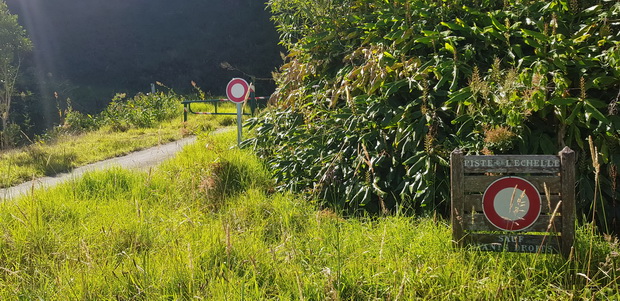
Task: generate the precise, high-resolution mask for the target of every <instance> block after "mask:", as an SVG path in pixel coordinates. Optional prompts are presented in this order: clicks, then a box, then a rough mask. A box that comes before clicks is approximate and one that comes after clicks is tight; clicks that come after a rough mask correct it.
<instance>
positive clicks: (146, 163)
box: [0, 136, 196, 200]
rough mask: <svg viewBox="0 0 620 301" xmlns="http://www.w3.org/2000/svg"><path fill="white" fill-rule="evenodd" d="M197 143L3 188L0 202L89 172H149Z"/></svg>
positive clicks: (192, 139)
mask: <svg viewBox="0 0 620 301" xmlns="http://www.w3.org/2000/svg"><path fill="white" fill-rule="evenodd" d="M195 141H196V137H195V136H192V137H187V138H184V139H181V140H177V141H174V142H170V143H167V144H161V145H158V146H155V147H152V148H149V149H145V150H141V151H137V152H133V153H131V154H128V155H126V156H122V157H116V158H112V159H108V160H104V161H100V162H96V163H92V164H89V165H86V166H82V167H78V168H76V169H74V170H72V171H71V172H69V173H62V174H58V175H55V176H52V177H43V178H38V179H35V180H32V181H29V182H26V183H22V184H19V185H17V186H13V187H9V188H3V189H0V200H6V199H11V198H14V197H17V196H20V195H24V194H27V193H28V192H30V191H32V190H33V189H37V188H42V187H51V186H54V185H56V184H58V183H62V182H65V181H67V180H70V179H75V178H79V177H81V176H82V175H83V174H84V173H85V172H89V171H94V170H103V169H108V168H111V167H116V166H120V167H123V168H127V169H134V170H149V169H150V168H153V167H155V166H157V165H158V164H159V163H161V162H162V161H164V160H166V159H168V158H170V157H172V156H174V154H176V153H177V152H178V151H180V150H181V149H183V147H184V146H185V145H187V144H190V143H193V142H195Z"/></svg>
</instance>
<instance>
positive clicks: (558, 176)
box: [450, 147, 575, 257]
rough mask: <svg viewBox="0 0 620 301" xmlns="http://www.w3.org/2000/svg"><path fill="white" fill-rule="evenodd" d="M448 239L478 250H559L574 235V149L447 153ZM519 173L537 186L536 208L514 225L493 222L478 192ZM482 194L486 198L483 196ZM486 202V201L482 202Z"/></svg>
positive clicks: (570, 244) (568, 246) (566, 249)
mask: <svg viewBox="0 0 620 301" xmlns="http://www.w3.org/2000/svg"><path fill="white" fill-rule="evenodd" d="M450 168H451V199H452V202H451V222H452V239H453V244H454V245H455V246H457V247H466V246H467V247H471V248H473V249H477V250H483V251H508V252H525V253H558V252H559V253H562V254H563V255H564V256H566V257H568V256H569V254H570V252H571V248H572V247H573V243H574V240H575V153H574V152H573V151H572V150H571V149H569V148H568V147H565V148H564V149H563V150H562V151H561V152H559V154H558V155H557V156H554V155H496V156H478V155H476V156H466V155H464V154H463V152H462V151H461V150H458V149H457V150H455V151H453V152H452V154H451V156H450ZM511 176H515V177H521V178H522V179H525V180H527V181H528V182H529V183H531V184H532V185H533V186H534V187H536V188H537V190H538V192H540V200H541V202H540V203H541V206H540V207H541V208H540V213H539V215H538V216H537V218H536V219H535V221H533V222H532V224H531V225H530V226H528V227H527V228H525V229H521V230H518V231H506V229H501V228H498V226H496V225H494V224H493V223H492V220H490V219H489V215H488V214H487V212H486V211H484V208H488V207H484V208H483V195H484V194H485V191H488V188H489V187H490V186H491V185H493V184H494V183H495V182H496V181H498V180H499V179H501V178H503V177H511ZM484 197H485V200H487V197H486V196H484ZM485 206H486V205H485Z"/></svg>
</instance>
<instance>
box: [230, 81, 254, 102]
mask: <svg viewBox="0 0 620 301" xmlns="http://www.w3.org/2000/svg"><path fill="white" fill-rule="evenodd" d="M249 90H250V85H249V84H248V82H246V81H245V79H243V78H238V77H236V78H233V79H231V80H230V82H228V85H226V97H228V99H229V100H230V101H232V102H234V103H241V102H244V101H245V99H246V96H247V95H248V91H249Z"/></svg>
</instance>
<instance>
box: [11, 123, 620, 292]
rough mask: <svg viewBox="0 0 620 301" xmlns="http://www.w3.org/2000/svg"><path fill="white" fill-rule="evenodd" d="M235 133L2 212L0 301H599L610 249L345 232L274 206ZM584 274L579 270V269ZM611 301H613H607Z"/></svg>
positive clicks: (413, 232) (324, 213) (263, 174)
mask: <svg viewBox="0 0 620 301" xmlns="http://www.w3.org/2000/svg"><path fill="white" fill-rule="evenodd" d="M234 141H235V133H234V132H229V133H223V134H219V135H216V136H202V137H200V139H199V141H198V142H197V143H195V144H193V145H191V146H188V147H186V148H185V149H184V151H183V152H182V153H181V154H180V155H179V156H177V157H176V158H174V159H172V160H170V161H168V162H166V163H164V165H162V166H160V167H159V168H158V169H155V170H153V171H152V172H151V173H137V172H129V171H126V170H123V169H111V170H108V171H104V172H95V173H90V174H87V175H86V176H85V177H83V178H81V179H76V180H75V181H73V182H71V183H66V184H63V185H60V186H57V187H55V188H52V189H48V190H45V191H35V192H34V193H33V194H32V195H29V196H26V197H23V198H21V199H17V200H14V201H9V202H5V203H2V204H0V299H2V300H11V299H26V300H32V299H44V300H76V299H87V300H194V299H196V300H429V299H430V300H490V299H507V300H516V299H534V300H569V299H581V298H586V299H590V298H591V299H597V300H598V299H606V298H614V294H617V293H618V283H617V280H618V277H619V276H618V275H619V274H618V272H617V271H616V269H617V268H618V263H619V262H618V257H617V256H618V252H619V251H620V249H619V248H618V245H617V242H612V241H604V240H603V239H601V238H599V237H593V236H590V235H589V234H587V233H589V229H587V228H586V227H583V228H580V231H579V233H578V236H577V238H578V245H577V247H576V251H575V254H574V256H573V257H572V258H571V259H570V260H565V259H563V258H562V257H561V256H559V255H531V254H510V253H479V252H475V251H470V250H456V249H453V248H452V247H451V243H450V228H449V226H448V225H447V223H446V222H445V221H443V220H441V219H433V218H430V217H429V218H412V217H405V216H386V217H372V218H371V217H368V218H363V217H362V218H348V219H344V218H342V217H340V216H339V215H338V214H337V213H334V212H332V211H330V210H320V209H318V208H316V206H315V205H314V204H312V202H307V201H302V200H301V199H299V198H298V197H296V196H295V195H291V194H287V193H276V192H274V191H273V189H272V187H273V184H272V182H271V180H270V177H269V173H268V172H267V171H266V170H265V168H264V166H263V164H262V163H261V162H260V161H259V160H258V159H257V158H256V157H255V156H254V155H253V154H252V153H251V152H249V151H246V150H239V149H236V148H231V146H232V145H233V144H234ZM588 263H589V264H588ZM616 297H617V296H616Z"/></svg>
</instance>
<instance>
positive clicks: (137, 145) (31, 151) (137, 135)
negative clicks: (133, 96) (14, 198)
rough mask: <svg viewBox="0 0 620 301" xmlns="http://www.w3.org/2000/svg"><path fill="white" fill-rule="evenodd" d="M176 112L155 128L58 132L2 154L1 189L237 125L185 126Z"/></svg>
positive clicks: (219, 120) (223, 120)
mask: <svg viewBox="0 0 620 301" xmlns="http://www.w3.org/2000/svg"><path fill="white" fill-rule="evenodd" d="M176 109H177V112H178V116H177V117H176V118H173V119H172V120H168V121H163V122H159V123H158V124H157V125H156V126H153V127H143V128H128V129H125V130H124V131H118V130H115V129H114V128H112V127H110V126H104V127H102V128H99V129H97V130H94V131H86V132H83V133H81V134H78V133H75V132H69V133H65V132H63V131H58V132H56V133H55V134H54V137H53V139H48V140H42V141H39V142H37V143H35V144H33V145H30V146H28V147H24V148H22V149H16V150H9V151H4V152H0V187H9V186H13V185H15V184H19V183H22V182H25V181H29V180H31V179H33V178H38V177H42V176H49V175H54V174H58V173H61V172H66V171H69V170H71V169H72V168H75V167H79V166H83V165H86V164H89V163H93V162H97V161H100V160H104V159H108V158H112V157H116V156H121V155H125V154H128V153H130V152H133V151H137V150H141V149H144V148H148V147H151V146H155V145H158V144H162V143H167V142H171V141H175V140H179V139H181V138H183V137H186V136H189V135H195V134H200V133H204V132H208V131H211V130H214V129H216V128H219V127H222V126H229V125H232V124H234V122H235V121H234V116H213V117H212V118H198V117H195V118H190V119H189V120H188V121H187V122H183V120H182V114H183V108H182V106H181V105H180V104H179V105H178V106H177V108H176ZM206 109H212V108H206ZM219 111H220V112H235V106H234V105H232V104H226V103H225V104H221V105H220V106H219ZM85 150H88V151H85Z"/></svg>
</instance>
